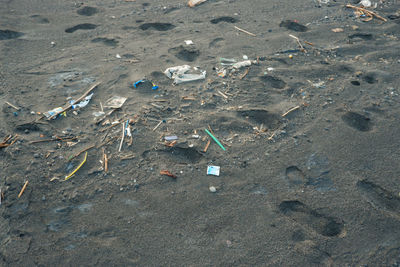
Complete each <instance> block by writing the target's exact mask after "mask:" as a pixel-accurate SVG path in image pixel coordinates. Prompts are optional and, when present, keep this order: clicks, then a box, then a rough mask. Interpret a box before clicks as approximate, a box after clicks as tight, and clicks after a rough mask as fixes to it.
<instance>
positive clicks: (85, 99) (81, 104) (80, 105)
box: [69, 93, 93, 109]
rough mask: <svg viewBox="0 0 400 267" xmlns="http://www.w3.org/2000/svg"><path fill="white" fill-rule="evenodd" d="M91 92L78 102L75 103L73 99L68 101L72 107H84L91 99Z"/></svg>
mask: <svg viewBox="0 0 400 267" xmlns="http://www.w3.org/2000/svg"><path fill="white" fill-rule="evenodd" d="M92 96H93V93H92V94H90V95H88V96H86V97H85V98H84V99H83V100H82V101H81V102H79V103H78V104H75V100H71V101H69V103H70V104H71V108H72V109H76V108H84V107H86V106H87V105H88V104H89V102H90V100H91V99H92Z"/></svg>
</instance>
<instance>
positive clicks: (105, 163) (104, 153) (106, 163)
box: [103, 148, 108, 172]
mask: <svg viewBox="0 0 400 267" xmlns="http://www.w3.org/2000/svg"><path fill="white" fill-rule="evenodd" d="M103 160H104V172H108V157H107V153H106V152H105V149H104V148H103Z"/></svg>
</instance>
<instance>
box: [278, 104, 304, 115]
mask: <svg viewBox="0 0 400 267" xmlns="http://www.w3.org/2000/svg"><path fill="white" fill-rule="evenodd" d="M299 108H300V106H295V107H293V108H291V109H289V110H288V111H286V112H285V113H283V114H282V117H286V116H287V115H288V114H289V113H290V112H293V111H295V110H298V109H299Z"/></svg>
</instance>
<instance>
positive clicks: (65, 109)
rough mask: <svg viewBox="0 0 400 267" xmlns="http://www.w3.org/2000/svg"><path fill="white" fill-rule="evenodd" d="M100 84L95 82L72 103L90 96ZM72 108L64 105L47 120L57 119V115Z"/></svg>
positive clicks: (69, 105)
mask: <svg viewBox="0 0 400 267" xmlns="http://www.w3.org/2000/svg"><path fill="white" fill-rule="evenodd" d="M100 83H101V82H97V83H95V84H93V85H92V86H91V87H90V88H89V89H88V90H87V91H86V92H85V93H84V94H83V95H82V96H81V97H79V98H78V99H77V100H75V102H74V103H79V102H81V101H82V100H83V99H84V98H85V97H86V96H87V95H88V94H90V92H92V91H93V90H94V89H95V88H96V87H97V86H98V85H99V84H100ZM71 107H72V104H68V105H66V106H65V107H64V108H63V109H62V110H60V111H58V112H56V113H55V114H54V115H53V116H50V117H49V118H48V120H51V119H54V118H55V117H57V116H58V115H59V114H61V113H63V112H65V111H67V110H68V109H70V108H71Z"/></svg>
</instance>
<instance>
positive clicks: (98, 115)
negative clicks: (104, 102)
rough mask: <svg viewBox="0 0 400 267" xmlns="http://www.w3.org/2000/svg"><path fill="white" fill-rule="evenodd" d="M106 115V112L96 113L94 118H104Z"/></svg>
mask: <svg viewBox="0 0 400 267" xmlns="http://www.w3.org/2000/svg"><path fill="white" fill-rule="evenodd" d="M105 114H106V113H105V112H103V111H95V112H93V116H95V117H102V116H104V115H105Z"/></svg>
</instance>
